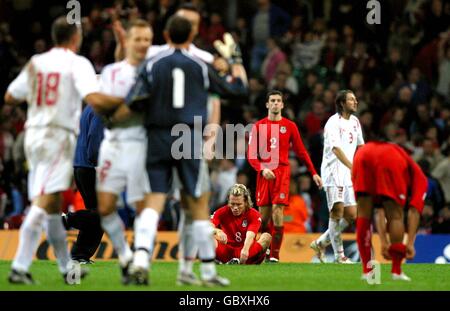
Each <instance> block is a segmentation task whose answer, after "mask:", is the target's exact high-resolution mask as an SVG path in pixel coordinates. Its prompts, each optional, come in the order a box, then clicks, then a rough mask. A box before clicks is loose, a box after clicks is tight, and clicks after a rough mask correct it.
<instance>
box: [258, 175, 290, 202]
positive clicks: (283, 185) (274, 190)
mask: <svg viewBox="0 0 450 311" xmlns="http://www.w3.org/2000/svg"><path fill="white" fill-rule="evenodd" d="M273 173H274V174H275V179H271V180H267V179H265V178H264V177H263V175H262V172H259V174H258V177H257V179H256V205H257V206H268V205H273V204H280V205H288V204H289V184H290V179H291V170H290V167H289V166H278V167H277V168H276V169H274V170H273Z"/></svg>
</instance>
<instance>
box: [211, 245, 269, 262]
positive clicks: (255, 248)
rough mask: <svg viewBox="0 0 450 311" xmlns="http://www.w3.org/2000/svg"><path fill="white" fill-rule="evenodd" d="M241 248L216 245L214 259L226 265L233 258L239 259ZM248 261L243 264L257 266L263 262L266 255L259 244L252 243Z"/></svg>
mask: <svg viewBox="0 0 450 311" xmlns="http://www.w3.org/2000/svg"><path fill="white" fill-rule="evenodd" d="M241 250H242V247H241V246H239V247H233V246H231V245H229V244H222V243H218V245H217V248H216V259H217V260H218V261H220V262H223V263H227V262H228V261H230V260H231V259H233V258H239V257H241ZM248 253H249V254H248V259H247V262H246V263H245V264H247V265H252V264H253V265H258V264H260V263H262V262H263V260H264V258H265V255H266V253H265V252H264V250H263V248H262V246H261V244H259V243H258V242H256V241H254V242H253V244H252V246H250V250H249V252H248Z"/></svg>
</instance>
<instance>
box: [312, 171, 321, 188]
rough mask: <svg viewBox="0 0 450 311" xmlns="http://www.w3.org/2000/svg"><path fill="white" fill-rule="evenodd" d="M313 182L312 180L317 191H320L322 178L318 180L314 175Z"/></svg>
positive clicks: (318, 177) (317, 176)
mask: <svg viewBox="0 0 450 311" xmlns="http://www.w3.org/2000/svg"><path fill="white" fill-rule="evenodd" d="M313 180H314V183H315V184H316V185H317V187H318V188H319V189H322V187H323V182H322V178H320V176H319V175H317V174H316V175H314V176H313Z"/></svg>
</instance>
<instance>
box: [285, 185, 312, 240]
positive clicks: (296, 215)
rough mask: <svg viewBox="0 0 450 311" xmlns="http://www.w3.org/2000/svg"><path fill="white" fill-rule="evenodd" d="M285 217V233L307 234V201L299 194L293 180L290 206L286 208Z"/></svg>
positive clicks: (290, 190)
mask: <svg viewBox="0 0 450 311" xmlns="http://www.w3.org/2000/svg"><path fill="white" fill-rule="evenodd" d="M283 215H284V220H283V224H284V232H286V233H306V232H307V228H306V226H305V223H306V222H307V220H308V209H307V207H306V203H305V200H304V199H303V198H302V196H301V195H300V194H299V190H298V185H297V182H296V180H295V179H292V178H291V181H290V184H289V205H286V206H285V207H284V212H283Z"/></svg>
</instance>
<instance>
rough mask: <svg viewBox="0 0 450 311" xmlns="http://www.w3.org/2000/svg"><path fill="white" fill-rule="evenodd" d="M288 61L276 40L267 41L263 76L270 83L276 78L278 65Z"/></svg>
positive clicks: (262, 67)
mask: <svg viewBox="0 0 450 311" xmlns="http://www.w3.org/2000/svg"><path fill="white" fill-rule="evenodd" d="M285 60H286V54H285V53H284V52H283V51H282V50H281V49H280V45H279V43H278V41H277V39H275V38H269V39H267V55H266V57H265V58H264V61H263V63H262V66H261V75H262V76H263V77H264V79H265V80H266V83H269V82H270V81H271V80H272V79H273V78H274V76H275V73H276V71H277V68H278V65H279V64H280V63H282V62H284V61H285Z"/></svg>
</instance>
